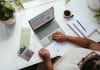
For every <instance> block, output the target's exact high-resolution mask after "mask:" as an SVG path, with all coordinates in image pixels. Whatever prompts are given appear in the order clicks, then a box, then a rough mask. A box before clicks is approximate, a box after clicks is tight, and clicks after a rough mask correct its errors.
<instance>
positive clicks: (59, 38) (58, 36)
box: [52, 32, 67, 42]
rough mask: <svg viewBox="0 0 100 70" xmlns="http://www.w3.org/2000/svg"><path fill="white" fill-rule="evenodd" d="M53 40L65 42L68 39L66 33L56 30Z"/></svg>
mask: <svg viewBox="0 0 100 70" xmlns="http://www.w3.org/2000/svg"><path fill="white" fill-rule="evenodd" d="M52 38H53V40H55V41H57V42H64V41H66V40H67V37H66V35H64V34H63V33H61V32H56V33H54V34H53V35H52Z"/></svg>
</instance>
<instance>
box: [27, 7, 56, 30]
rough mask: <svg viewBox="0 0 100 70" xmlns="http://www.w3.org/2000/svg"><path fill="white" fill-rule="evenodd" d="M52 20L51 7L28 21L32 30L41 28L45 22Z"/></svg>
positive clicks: (52, 10) (52, 12)
mask: <svg viewBox="0 0 100 70" xmlns="http://www.w3.org/2000/svg"><path fill="white" fill-rule="evenodd" d="M52 19H54V8H53V7H51V8H49V9H48V10H46V11H44V12H43V13H41V14H39V15H37V16H36V17H34V18H32V19H31V20H29V24H30V25H31V27H32V29H33V30H36V29H37V28H39V27H41V26H43V25H44V24H46V23H47V22H49V21H51V20H52Z"/></svg>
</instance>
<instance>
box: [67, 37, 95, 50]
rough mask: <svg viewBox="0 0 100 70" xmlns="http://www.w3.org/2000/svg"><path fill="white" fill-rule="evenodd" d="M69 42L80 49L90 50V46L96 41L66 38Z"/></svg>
mask: <svg viewBox="0 0 100 70" xmlns="http://www.w3.org/2000/svg"><path fill="white" fill-rule="evenodd" d="M66 38H67V41H69V42H72V43H75V44H77V45H79V46H80V47H84V48H88V46H89V45H90V44H91V43H93V42H94V41H92V40H90V39H87V38H80V37H73V36H66Z"/></svg>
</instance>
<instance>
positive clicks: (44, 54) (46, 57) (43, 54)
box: [39, 48, 51, 62]
mask: <svg viewBox="0 0 100 70" xmlns="http://www.w3.org/2000/svg"><path fill="white" fill-rule="evenodd" d="M39 55H40V57H41V58H42V59H43V60H44V62H48V61H51V59H50V52H49V51H48V50H47V49H45V48H42V49H40V51H39Z"/></svg>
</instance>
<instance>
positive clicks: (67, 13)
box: [64, 10, 73, 18]
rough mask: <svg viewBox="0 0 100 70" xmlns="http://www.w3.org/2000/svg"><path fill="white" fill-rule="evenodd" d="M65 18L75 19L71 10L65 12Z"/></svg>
mask: <svg viewBox="0 0 100 70" xmlns="http://www.w3.org/2000/svg"><path fill="white" fill-rule="evenodd" d="M64 17H65V18H71V17H73V15H72V14H71V11H70V10H65V11H64Z"/></svg>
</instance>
